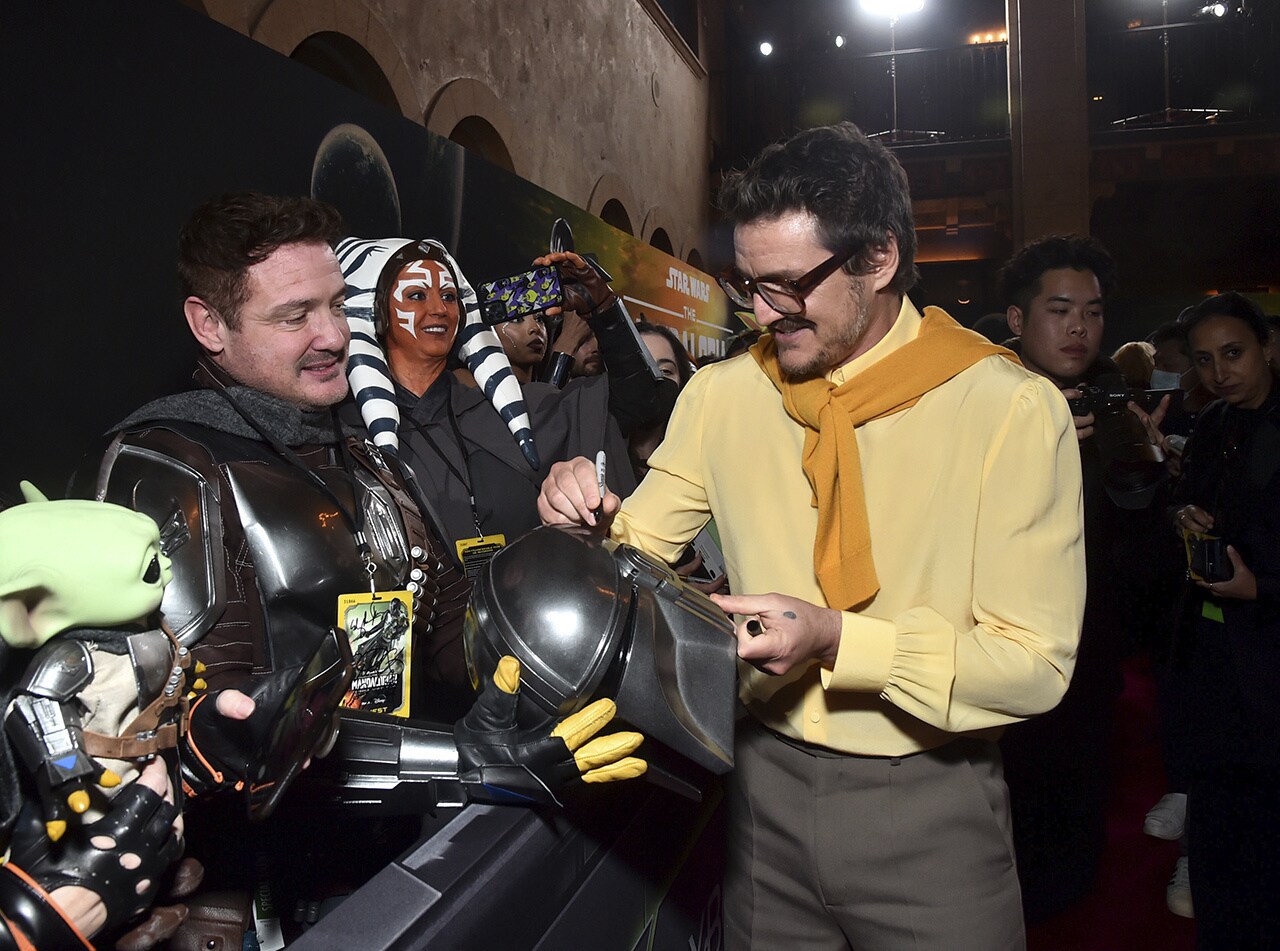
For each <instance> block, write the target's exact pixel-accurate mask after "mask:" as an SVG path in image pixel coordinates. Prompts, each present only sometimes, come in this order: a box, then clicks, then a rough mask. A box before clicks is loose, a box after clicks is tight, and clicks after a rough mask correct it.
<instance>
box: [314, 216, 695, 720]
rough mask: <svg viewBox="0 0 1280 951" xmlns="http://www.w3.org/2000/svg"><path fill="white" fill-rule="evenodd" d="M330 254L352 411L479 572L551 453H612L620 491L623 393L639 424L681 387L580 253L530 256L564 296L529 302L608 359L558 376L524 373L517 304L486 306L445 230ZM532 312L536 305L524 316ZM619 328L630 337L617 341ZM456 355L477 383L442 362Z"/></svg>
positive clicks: (458, 679)
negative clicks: (342, 299)
mask: <svg viewBox="0 0 1280 951" xmlns="http://www.w3.org/2000/svg"><path fill="white" fill-rule="evenodd" d="M337 256H338V261H339V264H340V265H341V267H342V270H343V275H344V277H345V280H346V283H347V292H348V293H347V299H346V314H347V318H348V320H349V321H350V322H351V326H352V329H353V338H352V339H353V344H352V353H353V357H352V360H351V363H350V366H349V377H350V380H351V389H352V393H353V395H354V397H355V403H356V405H357V406H358V407H359V414H358V415H357V413H356V408H355V407H351V408H350V409H351V412H350V413H349V417H350V421H352V422H356V421H360V422H363V424H364V426H365V428H366V430H367V431H368V433H369V434H370V437H371V438H372V439H374V440H375V441H376V442H378V443H379V445H380V446H383V448H388V449H391V450H392V451H395V452H396V453H397V454H398V455H399V457H400V458H401V459H402V460H403V461H404V462H405V463H407V464H408V466H409V467H410V468H411V469H412V470H413V473H414V475H415V476H416V479H417V483H418V485H419V486H420V488H421V490H422V493H421V494H422V497H423V508H424V509H425V511H424V515H425V516H426V517H427V518H428V519H429V520H431V521H432V522H433V523H434V524H435V527H436V528H437V530H438V531H439V532H440V534H441V536H442V538H443V539H444V541H445V548H446V551H447V554H448V555H449V556H450V558H452V559H453V560H454V562H455V566H456V567H457V568H459V569H461V570H463V571H465V572H466V573H467V574H468V575H469V576H474V575H475V574H476V573H477V572H478V571H479V570H480V569H481V568H482V567H483V565H484V564H485V563H486V562H487V560H488V558H489V557H491V556H492V555H493V554H494V553H496V552H497V551H498V550H500V549H501V548H502V547H503V546H504V545H506V544H507V543H509V542H511V541H514V540H515V539H516V538H518V537H519V536H520V535H523V534H524V533H525V532H527V531H529V530H531V529H533V528H536V527H537V526H538V525H539V523H540V522H539V518H538V512H537V505H536V503H537V496H538V489H539V487H540V485H541V483H542V480H543V478H544V477H545V476H546V474H547V468H548V467H549V466H550V465H551V464H552V463H554V462H556V461H558V460H561V459H568V458H572V457H573V456H577V455H588V456H594V455H595V454H596V453H597V452H598V451H600V450H604V451H605V452H606V453H607V454H608V456H609V457H611V458H612V459H614V460H617V463H618V464H617V465H616V466H614V467H611V470H610V488H611V489H613V490H614V491H615V492H618V493H620V494H622V495H629V494H630V493H631V491H632V490H633V489H634V488H635V480H634V478H633V476H632V475H631V473H630V470H629V467H627V466H626V465H624V464H623V460H625V459H626V458H627V444H626V441H625V439H624V438H623V431H624V430H625V428H626V422H625V421H624V420H623V418H621V417H622V413H621V410H620V409H619V405H623V406H625V407H626V408H628V409H629V411H630V413H631V414H632V416H633V417H634V419H632V420H631V423H632V424H633V425H634V424H637V421H645V420H647V419H649V418H652V417H653V416H654V415H658V414H660V415H661V416H662V418H665V416H666V415H667V414H668V413H669V411H670V406H671V404H672V403H673V402H674V400H675V389H676V387H675V385H674V384H672V383H671V382H670V381H668V380H666V379H665V378H663V377H662V376H661V375H660V374H658V373H657V372H656V371H651V370H650V365H649V360H648V357H647V354H646V355H641V354H639V353H635V352H631V351H628V350H627V346H628V345H627V343H626V339H630V338H634V334H633V333H632V332H631V330H630V327H629V326H626V325H625V324H624V321H625V320H629V318H627V317H626V314H625V310H624V308H623V307H622V305H621V304H620V302H619V300H618V296H617V295H616V294H615V293H614V292H613V291H612V289H611V288H610V287H609V285H608V283H607V281H606V280H605V278H604V277H603V276H602V274H601V273H600V272H599V271H598V270H597V269H596V268H593V267H592V266H591V265H590V264H588V262H587V261H586V260H585V259H583V258H582V257H580V256H579V255H577V254H574V253H572V252H553V253H550V254H547V255H544V256H542V257H539V258H538V259H537V260H535V261H534V262H533V263H534V265H535V266H536V267H538V268H540V269H548V268H554V269H555V272H556V274H557V275H558V281H559V284H560V288H561V294H560V300H559V303H558V304H554V305H551V306H549V307H546V308H544V310H540V311H538V312H537V313H539V314H541V313H542V312H545V313H547V314H548V315H551V316H554V315H555V314H558V313H559V312H560V310H561V308H563V309H564V311H565V324H566V325H567V326H570V327H572V328H576V327H579V326H589V328H590V329H591V330H594V331H595V332H596V334H597V335H598V336H599V337H600V339H601V346H602V348H603V349H604V351H605V353H606V359H607V361H608V362H609V363H610V370H611V372H610V373H609V374H607V375H605V376H602V377H597V378H590V379H583V380H581V381H574V382H572V383H570V384H569V385H568V386H566V387H565V388H564V389H560V388H558V387H555V386H553V385H551V384H548V383H537V382H532V383H525V384H524V385H523V386H521V385H520V384H519V378H518V376H517V375H515V374H514V373H513V368H512V361H510V360H509V359H508V357H507V356H506V354H505V353H504V351H503V348H502V347H501V345H500V341H501V338H502V335H503V334H504V333H505V325H506V324H508V323H510V321H509V320H508V319H507V318H508V317H510V316H511V314H513V313H515V312H517V311H518V310H519V308H514V307H513V308H504V309H503V310H502V311H501V312H493V313H486V305H487V304H489V303H492V300H491V299H485V300H482V299H480V298H478V296H477V294H476V293H475V291H474V290H473V289H472V285H471V284H470V282H469V281H468V280H467V278H466V276H465V275H464V274H463V272H462V269H461V268H460V267H459V266H458V263H457V261H456V260H454V258H453V256H452V255H451V254H449V252H448V251H447V250H446V249H445V247H444V246H443V245H441V244H440V243H439V242H437V241H433V240H413V239H409V238H390V239H383V240H366V239H361V238H347V239H344V240H343V241H341V242H340V243H339V244H338V247H337ZM519 277H523V275H521V276H519ZM515 280H516V279H511V281H509V282H507V283H511V282H512V281H515ZM531 314H532V312H531ZM531 321H535V322H536V318H535V317H533V316H528V317H525V322H526V323H529V322H531ZM512 333H513V334H514V331H512ZM620 337H621V338H626V339H623V340H622V341H621V342H619V343H616V344H615V342H614V341H615V340H616V339H617V338H620ZM540 339H545V338H540ZM634 349H635V350H638V349H639V345H638V344H637V345H635V347H634ZM458 357H461V358H462V359H464V360H466V361H467V364H468V368H469V369H470V370H471V371H472V373H473V374H474V375H475V378H476V380H477V382H478V383H479V386H478V387H468V386H464V385H462V384H461V383H459V382H458V380H457V379H456V378H455V377H454V375H453V374H452V373H450V372H448V368H449V366H450V361H451V360H453V359H455V358H458ZM513 436H514V438H513ZM457 633H458V634H460V631H459V632H457ZM447 641H448V642H447V643H445V642H443V641H442V642H441V643H440V644H438V645H437V646H438V648H439V650H438V652H437V656H438V657H439V658H440V660H441V666H442V668H444V669H448V670H449V671H452V677H451V681H453V682H452V683H451V685H452V686H455V687H457V688H458V690H459V692H460V694H466V693H468V692H469V688H468V686H467V684H466V683H465V671H464V669H463V663H462V659H463V657H462V647H461V640H460V637H458V636H456V635H454V636H451V637H449V638H448V639H447ZM446 660H447V661H448V663H444V661H446ZM437 694H439V691H437ZM464 700H465V701H466V703H467V704H469V700H466V698H465V696H459V698H458V702H459V707H458V711H457V712H459V713H460V712H462V711H463V710H464V709H465V706H464V705H463V702H464Z"/></svg>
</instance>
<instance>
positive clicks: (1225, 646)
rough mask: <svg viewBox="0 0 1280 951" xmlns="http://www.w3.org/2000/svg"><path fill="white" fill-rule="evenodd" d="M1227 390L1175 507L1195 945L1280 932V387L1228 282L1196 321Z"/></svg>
mask: <svg viewBox="0 0 1280 951" xmlns="http://www.w3.org/2000/svg"><path fill="white" fill-rule="evenodd" d="M1183 329H1184V331H1185V333H1186V337H1187V342H1188V345H1189V350H1190V353H1191V360H1192V365H1193V366H1194V368H1195V370H1196V372H1197V373H1198V374H1199V377H1200V380H1201V383H1202V384H1203V385H1204V386H1205V387H1206V388H1207V389H1209V390H1210V391H1211V392H1212V393H1213V394H1214V395H1215V396H1217V397H1218V400H1217V401H1216V402H1214V403H1212V404H1210V405H1209V406H1208V407H1206V408H1205V409H1204V411H1203V412H1202V413H1201V414H1200V417H1199V419H1198V420H1197V422H1196V428H1195V431H1194V433H1193V434H1192V436H1191V438H1190V440H1189V441H1188V443H1187V445H1186V450H1185V452H1184V454H1183V459H1182V465H1183V475H1182V479H1181V481H1180V483H1179V484H1178V486H1177V488H1176V489H1175V493H1174V499H1175V503H1174V505H1173V507H1172V512H1173V520H1174V522H1175V524H1176V527H1177V528H1178V530H1179V531H1180V532H1181V533H1182V534H1183V536H1184V537H1186V538H1188V539H1189V543H1188V556H1189V563H1188V567H1189V570H1188V577H1189V579H1190V580H1191V582H1192V584H1193V585H1194V587H1189V588H1188V591H1187V594H1188V597H1187V598H1186V605H1185V608H1186V613H1185V616H1184V618H1183V624H1182V626H1181V629H1180V631H1179V642H1178V648H1179V649H1178V652H1177V655H1176V656H1177V658H1178V661H1179V662H1180V663H1182V664H1184V665H1185V667H1186V669H1187V674H1186V678H1185V679H1186V690H1187V692H1188V696H1187V707H1188V709H1189V710H1190V711H1192V717H1191V719H1192V726H1191V729H1190V736H1189V738H1188V742H1189V745H1190V751H1189V752H1190V762H1191V788H1190V797H1189V815H1188V822H1187V834H1188V840H1189V841H1188V854H1189V856H1190V859H1191V865H1192V867H1194V869H1195V874H1194V875H1193V876H1192V878H1191V890H1192V900H1193V903H1194V906H1195V913H1196V921H1197V926H1198V929H1199V934H1198V939H1197V947H1198V948H1200V949H1217V948H1223V949H1226V948H1270V947H1277V946H1278V945H1280V916H1277V915H1276V913H1275V910H1274V903H1275V896H1276V895H1277V894H1280V813H1278V812H1277V810H1276V808H1275V804H1276V802H1277V801H1280V689H1278V688H1280V389H1278V388H1277V387H1276V380H1275V376H1274V375H1273V373H1272V370H1271V367H1270V365H1269V363H1268V361H1267V343H1268V329H1269V328H1268V327H1267V324H1266V320H1265V318H1264V316H1263V314H1262V311H1261V310H1260V309H1259V308H1258V306H1257V305H1256V304H1254V303H1253V302H1252V301H1250V300H1249V299H1248V298H1246V297H1244V296H1242V295H1240V294H1236V293H1226V294H1218V295H1216V296H1214V297H1210V298H1207V299H1206V300H1203V301H1201V302H1200V303H1199V304H1198V305H1197V306H1196V307H1195V309H1194V311H1192V313H1191V314H1190V315H1189V316H1188V317H1187V318H1186V319H1185V320H1184V322H1183Z"/></svg>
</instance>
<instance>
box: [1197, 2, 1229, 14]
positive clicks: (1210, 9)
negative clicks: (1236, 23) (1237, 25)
mask: <svg viewBox="0 0 1280 951" xmlns="http://www.w3.org/2000/svg"><path fill="white" fill-rule="evenodd" d="M1200 15H1201V16H1207V17H1224V16H1226V15H1227V5H1226V4H1225V3H1208V4H1205V5H1204V6H1203V7H1201V8H1200Z"/></svg>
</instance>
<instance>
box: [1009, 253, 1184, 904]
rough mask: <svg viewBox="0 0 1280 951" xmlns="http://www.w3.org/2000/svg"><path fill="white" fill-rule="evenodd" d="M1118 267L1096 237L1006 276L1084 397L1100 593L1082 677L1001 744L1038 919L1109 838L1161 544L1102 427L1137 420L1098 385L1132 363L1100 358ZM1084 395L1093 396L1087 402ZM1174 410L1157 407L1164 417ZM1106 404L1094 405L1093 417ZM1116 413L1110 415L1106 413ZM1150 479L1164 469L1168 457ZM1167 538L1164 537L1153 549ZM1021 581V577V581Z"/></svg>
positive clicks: (1051, 367)
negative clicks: (1119, 726)
mask: <svg viewBox="0 0 1280 951" xmlns="http://www.w3.org/2000/svg"><path fill="white" fill-rule="evenodd" d="M1115 277H1116V268H1115V262H1114V261H1113V260H1112V258H1111V255H1110V254H1108V253H1107V251H1106V249H1105V248H1103V247H1102V245H1101V244H1099V243H1098V242H1097V241H1096V240H1094V239H1093V238H1090V237H1085V236H1078V235H1068V236H1051V237H1046V238H1041V239H1040V240H1038V241H1035V242H1032V243H1031V244H1029V245H1027V246H1026V247H1025V248H1023V249H1022V250H1021V251H1019V252H1018V253H1017V254H1015V255H1014V256H1013V257H1012V258H1011V259H1010V261H1009V262H1008V264H1006V266H1005V268H1004V269H1003V271H1002V272H1001V294H1002V298H1003V299H1004V300H1005V301H1007V302H1008V304H1009V306H1008V310H1007V312H1006V317H1007V319H1008V322H1009V327H1010V329H1011V330H1012V331H1013V332H1014V333H1015V334H1017V335H1018V339H1017V340H1015V341H1013V342H1011V343H1010V344H1006V346H1009V347H1010V348H1011V349H1013V350H1014V351H1015V352H1016V353H1018V355H1019V356H1020V358H1021V359H1022V362H1023V365H1024V366H1026V368H1027V369H1028V370H1032V371H1033V372H1035V373H1039V374H1040V375H1041V376H1044V377H1047V378H1048V379H1050V380H1052V381H1053V382H1054V383H1055V384H1056V385H1057V386H1058V387H1059V388H1060V389H1061V390H1062V391H1063V396H1064V397H1066V398H1067V399H1068V400H1071V401H1073V402H1072V405H1073V407H1074V409H1073V417H1074V420H1075V425H1076V436H1077V437H1078V439H1079V442H1080V464H1081V470H1082V472H1081V475H1082V481H1083V487H1084V525H1085V552H1086V563H1087V581H1088V599H1087V601H1086V604H1085V616H1084V624H1083V628H1082V631H1081V637H1080V649H1079V654H1078V655H1077V658H1076V667H1075V673H1074V675H1073V677H1072V680H1071V686H1070V688H1069V689H1068V691H1067V694H1066V696H1065V697H1064V698H1063V700H1062V703H1061V704H1059V705H1058V707H1057V708H1055V709H1054V710H1052V711H1050V712H1049V713H1047V714H1045V715H1044V716H1041V717H1037V718H1036V719H1034V720H1030V721H1027V722H1025V723H1019V724H1015V725H1014V726H1012V727H1010V728H1009V730H1008V731H1006V733H1005V736H1004V739H1003V740H1002V743H1001V746H1002V751H1003V753H1004V757H1005V778H1006V780H1007V781H1008V784H1009V794H1010V801H1011V805H1012V810H1013V832H1014V843H1015V847H1016V850H1017V856H1018V876H1019V878H1020V880H1021V883H1022V894H1023V906H1024V909H1025V914H1026V917H1027V920H1028V921H1036V920H1040V919H1042V918H1045V917H1047V916H1049V915H1051V914H1054V913H1055V912H1058V911H1061V910H1062V909H1064V908H1066V907H1067V906H1068V905H1070V904H1072V903H1073V902H1074V901H1076V900H1078V899H1079V898H1081V897H1083V896H1084V894H1085V893H1086V892H1087V891H1088V889H1089V887H1090V886H1091V885H1092V883H1093V880H1094V877H1095V876H1096V874H1097V869H1098V862H1099V860H1100V858H1101V854H1102V848H1103V844H1104V840H1105V822H1106V804H1107V800H1106V792H1107V784H1108V781H1109V773H1108V748H1109V744H1110V741H1111V725H1112V722H1113V718H1114V713H1115V705H1116V700H1117V698H1118V697H1119V694H1120V691H1121V688H1122V686H1123V680H1122V675H1121V670H1120V659H1121V656H1122V654H1123V649H1124V646H1125V641H1126V638H1127V637H1128V636H1130V635H1131V633H1132V631H1131V628H1132V627H1133V617H1134V616H1135V614H1136V613H1137V611H1138V609H1139V607H1140V605H1141V603H1142V602H1143V600H1144V599H1143V598H1142V594H1143V591H1142V586H1143V580H1142V579H1140V578H1138V577H1137V576H1136V575H1135V572H1134V570H1133V566H1134V564H1135V563H1139V564H1141V563H1144V562H1147V561H1148V560H1149V559H1147V558H1145V557H1144V553H1142V552H1137V553H1135V552H1134V551H1133V550H1132V546H1133V544H1134V540H1135V539H1145V538H1151V539H1158V540H1163V539H1164V536H1165V534H1167V533H1164V532H1162V531H1161V528H1160V525H1159V522H1158V519H1157V515H1156V511H1157V509H1158V506H1151V507H1145V506H1147V505H1148V504H1149V502H1150V500H1151V493H1150V491H1149V490H1150V488H1152V487H1154V484H1155V483H1153V484H1152V486H1148V487H1147V488H1148V491H1146V492H1142V491H1129V487H1128V486H1126V485H1116V484H1115V480H1114V479H1110V484H1109V476H1108V471H1107V458H1106V456H1105V454H1104V452H1103V451H1102V450H1101V447H1100V446H1099V442H1100V437H1099V436H1098V434H1097V433H1098V430H1099V428H1100V427H1102V426H1112V425H1114V424H1116V423H1122V424H1129V425H1133V426H1137V427H1138V429H1137V430H1136V431H1137V432H1138V433H1139V434H1141V433H1142V432H1143V431H1142V429H1141V425H1140V424H1139V423H1138V421H1137V420H1136V419H1132V420H1130V419H1129V418H1128V416H1127V414H1126V415H1125V416H1123V417H1119V418H1116V415H1115V414H1120V413H1126V410H1125V408H1124V406H1123V404H1121V405H1120V406H1117V405H1115V404H1114V403H1112V404H1109V405H1106V406H1097V405H1094V404H1096V402H1097V401H1096V398H1094V399H1093V402H1090V400H1091V396H1089V395H1087V394H1088V393H1090V392H1092V393H1096V390H1092V391H1091V390H1087V389H1086V388H1092V387H1095V386H1098V387H1100V388H1101V389H1103V390H1107V389H1110V387H1111V386H1112V385H1119V386H1121V387H1123V381H1122V379H1121V377H1120V370H1119V368H1118V367H1117V366H1116V365H1115V363H1114V362H1113V361H1111V360H1110V359H1108V358H1107V357H1104V356H1101V355H1100V354H1099V349H1100V347H1101V344H1102V332H1103V309H1104V302H1105V300H1106V298H1107V296H1108V294H1109V293H1110V292H1111V290H1112V289H1113V287H1114V285H1115ZM1082 397H1083V398H1084V399H1083V400H1082V399H1081V398H1082ZM1163 409H1164V408H1163V407H1161V408H1159V409H1157V411H1156V413H1155V414H1154V415H1153V418H1154V420H1155V424H1156V425H1158V423H1159V421H1160V419H1162V418H1163ZM1095 410H1096V412H1095ZM1107 414H1111V415H1110V416H1107ZM1151 463H1152V466H1153V468H1152V469H1151V473H1150V474H1154V475H1155V476H1156V477H1157V480H1158V476H1159V473H1160V472H1161V471H1162V470H1161V469H1160V460H1159V457H1158V455H1155V454H1154V453H1153V455H1152V458H1151ZM1155 544H1158V542H1153V547H1154V546H1155ZM1010 583H1015V584H1016V583H1017V582H1016V580H1014V579H1011V582H1010Z"/></svg>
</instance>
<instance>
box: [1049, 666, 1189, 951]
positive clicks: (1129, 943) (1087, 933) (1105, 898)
mask: <svg viewBox="0 0 1280 951" xmlns="http://www.w3.org/2000/svg"><path fill="white" fill-rule="evenodd" d="M1114 742H1115V750H1114V757H1113V762H1114V763H1115V776H1114V778H1113V782H1112V792H1111V808H1110V812H1109V815H1108V819H1107V845H1106V851H1105V853H1104V855H1103V859H1102V870H1101V873H1100V875H1099V877H1098V882H1097V884H1096V885H1095V886H1094V889H1093V891H1092V892H1090V894H1089V895H1088V896H1086V897H1085V898H1084V900H1083V901H1081V902H1080V903H1079V904H1077V905H1075V906H1074V907H1072V908H1070V909H1068V910H1067V911H1065V912H1063V913H1062V914H1060V915H1058V916H1056V917H1054V918H1051V919H1049V920H1048V921H1044V922H1041V923H1040V924H1038V925H1036V926H1034V927H1032V928H1030V929H1029V930H1028V933H1027V947H1028V949H1029V951H1192V949H1193V948H1194V947H1195V922H1194V921H1192V920H1190V919H1187V918H1179V917H1178V916H1177V915H1175V914H1173V912H1171V911H1169V909H1168V908H1167V907H1166V906H1165V897H1164V891H1165V886H1166V885H1167V884H1168V882H1169V876H1170V875H1172V874H1173V866H1174V862H1175V861H1176V860H1177V858H1178V854H1179V852H1178V845H1177V843H1175V842H1163V841H1161V840H1159V839H1153V838H1151V837H1150V836H1147V835H1144V834H1143V832H1142V819H1143V817H1144V816H1145V815H1146V813H1147V810H1148V809H1150V808H1151V807H1152V806H1153V805H1154V804H1155V802H1156V800H1158V799H1159V798H1160V797H1161V796H1162V795H1164V793H1165V792H1166V791H1167V790H1166V789H1165V783H1164V770H1163V768H1162V767H1161V765H1160V745H1159V741H1158V738H1157V734H1156V715H1155V684H1154V681H1153V680H1152V677H1151V673H1150V668H1149V665H1148V664H1146V663H1145V662H1144V661H1141V660H1134V661H1131V662H1129V664H1128V665H1127V668H1126V670H1125V689H1124V694H1123V695H1122V696H1121V698H1120V704H1119V711H1118V715H1117V717H1116V735H1115V739H1114ZM1192 874H1193V875H1194V874H1195V870H1194V869H1192Z"/></svg>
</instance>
